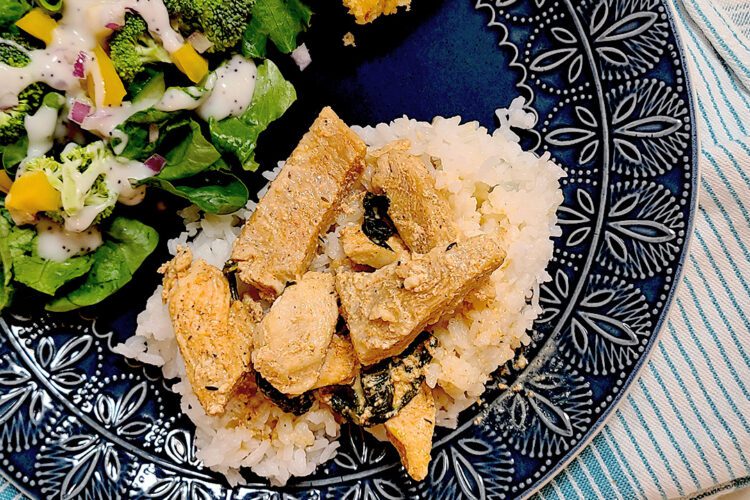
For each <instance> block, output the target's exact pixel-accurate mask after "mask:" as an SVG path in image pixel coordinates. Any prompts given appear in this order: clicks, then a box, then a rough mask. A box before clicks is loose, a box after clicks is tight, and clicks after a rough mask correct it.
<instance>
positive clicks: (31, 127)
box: [23, 106, 57, 161]
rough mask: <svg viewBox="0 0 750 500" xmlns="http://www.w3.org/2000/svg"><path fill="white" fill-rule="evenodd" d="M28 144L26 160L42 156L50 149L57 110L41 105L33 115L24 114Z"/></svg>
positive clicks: (55, 126)
mask: <svg viewBox="0 0 750 500" xmlns="http://www.w3.org/2000/svg"><path fill="white" fill-rule="evenodd" d="M23 124H24V127H25V128H26V136H27V137H28V139H29V146H28V149H27V151H26V159H25V160H24V161H26V160H29V159H31V158H36V157H37V156H42V155H43V154H45V153H46V152H47V151H49V150H50V149H52V143H53V140H54V135H55V129H56V128H57V110H56V109H55V108H51V107H49V106H41V107H40V108H39V109H38V110H37V112H36V113H34V114H33V115H26V117H25V118H24V121H23Z"/></svg>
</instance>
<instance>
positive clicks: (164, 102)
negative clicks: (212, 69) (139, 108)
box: [154, 76, 211, 112]
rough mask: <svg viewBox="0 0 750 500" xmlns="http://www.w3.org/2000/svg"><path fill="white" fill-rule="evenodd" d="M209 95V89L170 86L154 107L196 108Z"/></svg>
mask: <svg viewBox="0 0 750 500" xmlns="http://www.w3.org/2000/svg"><path fill="white" fill-rule="evenodd" d="M210 78H211V77H210V76H209V79H210ZM207 96H208V90H206V89H201V88H199V87H170V88H168V89H167V91H166V92H164V95H163V96H162V97H161V100H159V102H157V103H156V104H155V105H154V107H155V108H156V109H158V110H159V111H169V112H172V111H180V110H183V109H195V108H197V107H198V106H200V105H201V103H203V100H204V99H205V98H206V97H207Z"/></svg>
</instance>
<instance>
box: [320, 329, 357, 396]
mask: <svg viewBox="0 0 750 500" xmlns="http://www.w3.org/2000/svg"><path fill="white" fill-rule="evenodd" d="M357 364H358V362H357V355H356V354H354V347H352V343H351V341H350V340H349V339H348V338H346V337H344V336H343V335H334V336H333V338H332V339H331V343H330V344H329V345H328V350H327V351H326V357H325V361H323V366H322V367H321V368H320V375H319V376H318V381H317V382H315V385H314V386H313V387H311V388H312V389H319V388H321V387H326V386H329V385H342V384H350V383H351V382H352V380H353V379H354V377H355V376H356V374H357Z"/></svg>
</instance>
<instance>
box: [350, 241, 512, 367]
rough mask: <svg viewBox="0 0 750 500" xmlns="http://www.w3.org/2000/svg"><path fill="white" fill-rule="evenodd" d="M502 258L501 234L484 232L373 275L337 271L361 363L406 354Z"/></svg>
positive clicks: (498, 263)
mask: <svg viewBox="0 0 750 500" xmlns="http://www.w3.org/2000/svg"><path fill="white" fill-rule="evenodd" d="M504 259H505V250H504V249H503V246H502V242H501V240H500V238H498V237H496V236H493V235H484V234H483V235H479V236H475V237H473V238H469V239H467V240H464V241H461V242H458V243H455V244H451V245H448V246H447V247H442V246H441V247H437V248H435V249H434V250H432V251H431V252H429V253H427V254H425V255H419V254H417V255H415V256H413V258H412V259H411V260H404V261H399V262H396V263H394V264H390V265H388V266H386V267H383V268H381V269H378V270H377V271H375V272H373V273H355V272H341V273H339V274H338V275H337V276H336V289H337V291H338V293H339V297H340V299H341V312H342V315H343V316H344V318H345V319H346V322H347V324H348V325H349V332H350V338H351V340H352V344H353V345H354V351H355V352H356V353H357V357H358V358H359V360H360V362H361V363H362V364H363V365H371V364H373V363H376V362H378V361H380V360H381V359H385V358H387V357H390V356H395V355H397V354H399V353H400V352H402V351H403V350H404V348H406V346H408V345H409V344H410V343H411V342H412V341H413V340H414V339H415V338H416V336H417V335H418V334H419V333H420V332H421V331H422V330H423V329H424V328H425V327H427V326H429V325H432V324H434V323H436V322H437V321H438V320H439V319H440V317H441V316H443V315H444V314H451V313H452V312H453V310H454V309H455V308H456V307H457V306H458V305H459V304H460V303H461V301H462V300H463V299H464V297H466V295H467V294H468V293H469V292H471V291H472V290H473V289H474V288H476V287H477V286H479V285H481V284H482V283H483V280H484V279H485V278H487V277H488V276H489V275H490V274H491V273H492V272H493V271H494V270H495V269H497V268H498V267H500V265H501V264H502V263H503V261H504Z"/></svg>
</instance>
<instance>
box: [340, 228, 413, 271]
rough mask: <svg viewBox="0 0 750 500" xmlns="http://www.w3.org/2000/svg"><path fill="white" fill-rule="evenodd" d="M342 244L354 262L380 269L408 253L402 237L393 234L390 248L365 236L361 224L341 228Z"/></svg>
mask: <svg viewBox="0 0 750 500" xmlns="http://www.w3.org/2000/svg"><path fill="white" fill-rule="evenodd" d="M339 237H340V241H341V246H342V247H343V248H344V253H345V254H346V256H347V257H349V258H350V259H351V260H352V261H353V262H355V263H357V264H363V265H365V266H370V267H374V268H375V269H379V268H381V267H383V266H387V265H388V264H391V263H393V262H396V260H398V258H399V256H400V255H404V254H406V253H408V250H407V249H406V247H405V246H404V244H403V242H402V241H401V238H399V237H398V236H391V237H390V238H388V240H387V241H386V243H387V244H388V246H389V247H390V249H388V248H385V247H382V246H380V245H378V244H376V243H373V242H372V240H370V238H368V237H367V236H365V233H363V232H362V228H361V227H359V226H347V227H345V228H344V229H342V230H341V234H340V236H339Z"/></svg>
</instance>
